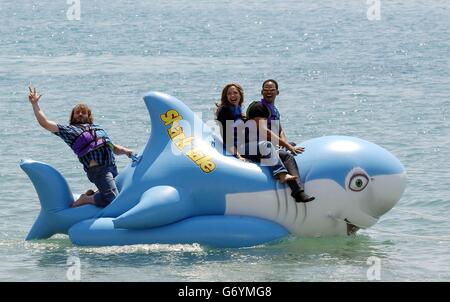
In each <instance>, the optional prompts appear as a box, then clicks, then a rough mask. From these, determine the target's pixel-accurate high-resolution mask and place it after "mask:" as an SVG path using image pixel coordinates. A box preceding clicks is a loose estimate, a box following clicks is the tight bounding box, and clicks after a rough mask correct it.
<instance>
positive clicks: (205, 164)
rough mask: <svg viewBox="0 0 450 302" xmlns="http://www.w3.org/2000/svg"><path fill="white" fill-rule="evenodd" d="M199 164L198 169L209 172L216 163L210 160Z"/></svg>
mask: <svg viewBox="0 0 450 302" xmlns="http://www.w3.org/2000/svg"><path fill="white" fill-rule="evenodd" d="M199 166H200V169H202V171H203V172H206V173H209V172H211V171H213V170H214V169H215V168H216V164H215V163H213V162H212V161H210V160H207V161H205V162H202V163H201V164H200V165H199Z"/></svg>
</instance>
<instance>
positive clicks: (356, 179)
mask: <svg viewBox="0 0 450 302" xmlns="http://www.w3.org/2000/svg"><path fill="white" fill-rule="evenodd" d="M368 183H369V178H368V177H367V176H366V175H364V174H355V175H353V176H352V178H351V179H350V183H349V185H348V187H349V188H350V190H352V191H356V192H359V191H362V190H364V188H365V187H366V186H367V184H368Z"/></svg>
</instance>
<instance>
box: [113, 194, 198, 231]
mask: <svg viewBox="0 0 450 302" xmlns="http://www.w3.org/2000/svg"><path fill="white" fill-rule="evenodd" d="M191 206H192V205H191V202H190V197H189V196H188V195H187V194H184V193H183V192H181V191H180V190H179V189H176V188H174V187H170V186H157V187H153V188H151V189H149V190H147V191H145V193H144V194H142V197H141V199H140V201H139V202H138V204H137V205H135V206H134V207H133V208H131V209H130V210H128V211H127V212H125V213H124V214H122V215H120V216H119V217H117V218H116V219H114V220H113V223H114V227H115V228H121V229H147V228H153V227H157V226H162V225H166V224H169V223H173V222H176V221H179V220H181V219H184V218H186V217H189V216H190V214H191V212H192V211H191Z"/></svg>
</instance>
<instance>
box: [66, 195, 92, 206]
mask: <svg viewBox="0 0 450 302" xmlns="http://www.w3.org/2000/svg"><path fill="white" fill-rule="evenodd" d="M85 204H95V202H94V196H93V195H86V194H81V196H80V198H78V199H77V200H76V201H74V203H72V205H71V206H70V207H71V208H76V207H79V206H82V205H85Z"/></svg>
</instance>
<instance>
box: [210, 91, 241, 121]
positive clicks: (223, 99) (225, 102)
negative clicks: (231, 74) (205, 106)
mask: <svg viewBox="0 0 450 302" xmlns="http://www.w3.org/2000/svg"><path fill="white" fill-rule="evenodd" d="M233 86H234V87H236V89H237V90H238V92H239V95H240V96H241V100H240V101H239V107H242V103H244V89H243V88H242V87H241V85H239V84H237V83H229V84H227V85H225V87H223V89H222V97H221V99H220V103H216V106H217V110H216V117H217V114H218V113H219V111H220V109H221V108H222V107H223V106H229V105H230V103H229V102H228V98H227V93H228V89H230V88H231V87H233Z"/></svg>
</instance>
